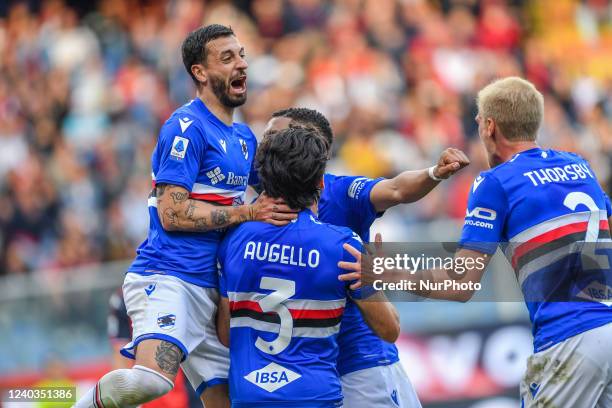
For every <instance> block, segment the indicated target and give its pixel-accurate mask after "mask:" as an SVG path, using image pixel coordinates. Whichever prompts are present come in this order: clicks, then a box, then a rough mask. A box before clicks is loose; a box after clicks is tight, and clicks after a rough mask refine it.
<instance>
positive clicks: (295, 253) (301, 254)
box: [244, 241, 321, 268]
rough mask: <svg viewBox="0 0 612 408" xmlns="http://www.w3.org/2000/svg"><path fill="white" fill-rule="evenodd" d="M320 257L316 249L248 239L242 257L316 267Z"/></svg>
mask: <svg viewBox="0 0 612 408" xmlns="http://www.w3.org/2000/svg"><path fill="white" fill-rule="evenodd" d="M320 258H321V255H320V254H319V251H317V250H316V249H311V250H307V249H304V248H300V247H294V246H292V245H281V244H270V243H269V242H254V241H249V242H248V243H247V244H246V247H245V248H244V259H252V260H254V259H257V260H260V261H267V262H275V263H280V264H284V265H294V266H304V267H306V266H308V267H310V268H316V267H317V266H319V260H320Z"/></svg>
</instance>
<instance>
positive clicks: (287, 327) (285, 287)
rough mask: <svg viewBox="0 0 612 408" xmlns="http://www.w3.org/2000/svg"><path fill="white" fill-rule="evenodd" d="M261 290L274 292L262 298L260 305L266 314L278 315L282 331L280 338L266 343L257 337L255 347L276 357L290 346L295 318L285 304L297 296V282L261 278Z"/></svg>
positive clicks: (279, 334)
mask: <svg viewBox="0 0 612 408" xmlns="http://www.w3.org/2000/svg"><path fill="white" fill-rule="evenodd" d="M259 287H260V288H261V289H268V290H273V291H274V292H272V293H270V294H269V295H267V296H265V297H263V298H261V299H260V300H259V301H258V303H259V306H260V307H261V310H262V311H263V312H264V313H270V312H272V313H276V314H277V315H278V317H279V318H280V330H279V332H278V337H277V338H276V339H275V340H273V341H266V340H264V339H262V338H261V337H257V341H256V342H255V346H256V347H257V348H258V349H259V350H261V351H263V352H264V353H266V354H272V355H276V354H279V353H281V352H282V351H283V350H285V349H286V348H287V346H289V342H291V334H292V333H293V317H292V316H291V312H290V311H289V309H288V308H287V306H285V305H284V304H283V302H284V301H285V300H287V299H289V298H290V297H291V296H293V295H295V282H294V281H290V280H286V279H278V278H269V277H263V278H261V283H260V284H259Z"/></svg>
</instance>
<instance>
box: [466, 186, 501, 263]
mask: <svg viewBox="0 0 612 408" xmlns="http://www.w3.org/2000/svg"><path fill="white" fill-rule="evenodd" d="M507 207H508V200H507V198H506V193H505V191H504V189H503V188H502V186H501V184H500V183H499V181H498V180H497V178H496V177H494V176H493V175H491V174H485V175H479V176H478V177H477V178H476V180H474V184H473V185H472V188H471V190H470V196H469V199H468V206H467V211H466V215H465V220H464V224H463V231H462V234H461V239H460V241H459V246H460V247H462V248H467V249H473V250H475V251H480V252H483V253H486V254H493V253H495V251H496V250H497V246H498V244H499V243H500V242H501V241H502V240H503V229H504V225H505V220H506V214H507V213H508V208H507Z"/></svg>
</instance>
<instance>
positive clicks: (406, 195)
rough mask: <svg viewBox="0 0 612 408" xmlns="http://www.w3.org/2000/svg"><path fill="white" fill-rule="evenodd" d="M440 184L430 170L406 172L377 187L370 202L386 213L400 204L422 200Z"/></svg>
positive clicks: (384, 181) (373, 190) (382, 182)
mask: <svg viewBox="0 0 612 408" xmlns="http://www.w3.org/2000/svg"><path fill="white" fill-rule="evenodd" d="M439 183H440V182H439V181H435V180H433V179H432V178H431V177H429V172H428V169H424V170H409V171H404V172H402V173H400V174H398V175H397V176H395V177H394V178H392V179H389V180H383V181H381V182H380V183H378V184H377V185H375V186H374V188H372V193H371V194H370V200H371V201H372V204H373V205H374V208H375V209H376V210H377V211H385V210H387V209H388V208H391V207H393V206H396V205H399V204H406V203H412V202H415V201H418V200H420V199H421V198H423V197H425V196H426V195H427V194H428V193H429V192H430V191H431V190H433V189H434V188H435V187H436V186H437V185H438V184H439Z"/></svg>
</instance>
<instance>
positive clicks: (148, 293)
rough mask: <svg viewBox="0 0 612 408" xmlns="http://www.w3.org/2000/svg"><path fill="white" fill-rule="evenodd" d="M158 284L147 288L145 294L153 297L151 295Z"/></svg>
mask: <svg viewBox="0 0 612 408" xmlns="http://www.w3.org/2000/svg"><path fill="white" fill-rule="evenodd" d="M156 286H157V284H156V283H152V284H150V285H149V286H147V287H146V288H145V293H146V294H147V296H151V293H153V291H154V290H155V288H156Z"/></svg>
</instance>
